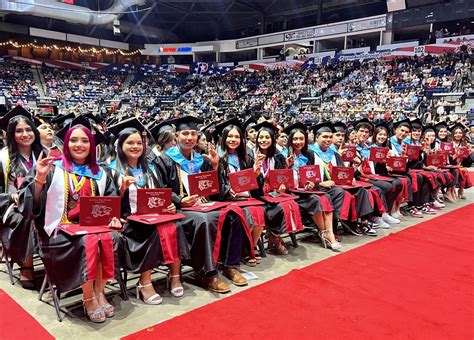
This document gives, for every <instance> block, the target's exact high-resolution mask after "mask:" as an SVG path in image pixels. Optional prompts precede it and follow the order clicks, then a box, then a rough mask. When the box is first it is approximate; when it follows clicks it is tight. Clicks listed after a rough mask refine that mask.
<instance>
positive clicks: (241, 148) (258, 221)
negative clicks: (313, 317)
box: [213, 117, 265, 267]
mask: <svg viewBox="0 0 474 340" xmlns="http://www.w3.org/2000/svg"><path fill="white" fill-rule="evenodd" d="M213 136H215V137H216V139H218V141H217V142H218V143H217V144H218V145H219V147H218V153H219V182H220V185H221V193H220V196H221V200H223V201H228V200H246V199H247V198H252V197H255V198H257V197H258V190H252V192H249V191H244V192H239V193H236V192H235V191H234V190H233V189H232V187H231V184H230V181H229V174H232V173H235V172H238V171H241V170H245V169H249V168H251V169H253V158H252V157H251V155H250V154H247V150H246V142H245V138H244V135H243V127H242V126H241V124H240V121H239V119H238V118H235V117H234V118H231V119H228V120H226V121H224V122H222V123H220V124H217V125H216V126H215V130H214V133H213ZM219 137H220V139H219ZM254 173H255V175H256V176H258V174H259V173H260V169H254ZM242 210H243V211H244V213H245V218H246V220H247V224H248V225H249V227H250V230H251V232H252V243H253V244H254V245H256V244H257V241H258V239H259V238H260V235H261V234H262V231H263V228H265V211H264V208H263V205H248V206H245V207H243V208H242ZM254 251H255V252H257V249H254ZM260 261H261V255H260V254H258V255H255V256H252V255H251V252H248V250H247V252H246V256H245V257H244V262H245V263H246V264H247V265H249V266H252V267H254V266H256V265H257V264H258V263H260Z"/></svg>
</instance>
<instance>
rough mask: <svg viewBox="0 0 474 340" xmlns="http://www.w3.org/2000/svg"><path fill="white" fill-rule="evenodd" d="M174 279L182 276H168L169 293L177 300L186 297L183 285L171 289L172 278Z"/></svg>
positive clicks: (167, 286)
mask: <svg viewBox="0 0 474 340" xmlns="http://www.w3.org/2000/svg"><path fill="white" fill-rule="evenodd" d="M172 277H181V275H171V273H169V274H168V278H167V280H166V288H167V289H168V291H169V292H170V293H171V295H173V296H174V297H176V298H180V297H181V296H183V295H184V288H183V286H182V285H179V286H178V287H174V288H171V278H172Z"/></svg>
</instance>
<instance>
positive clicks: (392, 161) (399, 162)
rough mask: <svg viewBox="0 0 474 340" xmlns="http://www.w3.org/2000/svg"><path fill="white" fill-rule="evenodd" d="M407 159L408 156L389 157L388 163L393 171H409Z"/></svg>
mask: <svg viewBox="0 0 474 340" xmlns="http://www.w3.org/2000/svg"><path fill="white" fill-rule="evenodd" d="M407 160H408V158H406V157H389V158H388V160H387V165H388V166H389V167H391V168H392V170H393V171H401V172H404V171H407Z"/></svg>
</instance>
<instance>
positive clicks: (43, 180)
mask: <svg viewBox="0 0 474 340" xmlns="http://www.w3.org/2000/svg"><path fill="white" fill-rule="evenodd" d="M35 183H38V184H46V179H39V178H38V177H36V176H35Z"/></svg>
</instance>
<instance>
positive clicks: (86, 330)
mask: <svg viewBox="0 0 474 340" xmlns="http://www.w3.org/2000/svg"><path fill="white" fill-rule="evenodd" d="M466 196H467V199H466V200H460V201H459V202H457V203H454V204H449V203H448V204H447V206H446V208H445V209H443V211H442V213H446V212H449V211H452V210H455V209H458V208H461V207H463V206H466V205H468V204H469V203H472V202H473V201H474V190H468V191H467V192H466ZM438 215H440V213H439V214H438ZM438 215H435V216H427V215H425V217H424V218H423V219H414V218H408V217H405V218H404V219H403V220H402V223H401V224H400V225H397V226H394V227H392V228H390V229H388V230H382V229H378V234H379V235H378V236H377V237H369V236H363V237H357V236H352V235H350V236H349V235H344V238H343V248H342V251H343V252H345V251H349V250H351V249H353V248H356V247H360V246H362V245H364V244H367V243H370V242H374V241H377V240H379V239H381V238H382V237H384V236H387V235H388V234H390V233H394V232H398V231H400V230H403V229H405V228H408V227H410V226H412V225H414V224H416V223H419V222H423V221H426V220H429V219H431V218H434V217H436V216H438ZM302 236H303V235H301V236H299V237H302ZM286 241H287V244H288V243H289V242H290V240H289V239H287V240H286ZM288 248H289V254H288V255H287V256H274V255H270V254H269V255H268V256H267V257H266V258H263V259H262V263H261V264H260V265H258V266H257V267H254V268H250V267H247V266H245V265H243V266H242V269H243V270H244V271H251V272H253V273H254V274H256V275H257V276H258V279H256V280H251V281H249V285H248V286H247V287H243V288H241V287H236V286H232V292H231V293H229V294H226V295H219V294H214V293H211V292H208V291H206V290H204V289H202V288H200V287H198V286H195V285H192V284H190V283H189V282H185V283H184V288H185V295H184V297H182V298H181V299H176V298H174V297H172V296H171V295H170V294H169V293H168V292H167V291H166V286H165V282H164V279H163V277H164V276H163V274H160V273H157V274H156V278H157V281H156V284H155V288H156V289H157V291H158V293H159V294H161V295H162V297H163V303H162V304H161V305H158V306H148V305H144V304H143V302H141V301H139V300H137V299H136V298H135V297H134V296H133V295H134V289H133V286H134V285H135V283H136V279H130V280H129V288H130V289H129V297H130V299H129V300H128V301H123V300H122V299H121V297H120V296H119V295H118V290H117V289H114V287H111V288H112V290H110V295H109V294H108V296H109V301H110V302H111V303H112V304H113V305H114V306H115V311H116V315H115V317H114V318H112V319H108V320H107V321H106V322H105V323H103V324H93V323H91V322H88V321H87V320H86V318H85V317H84V315H83V313H82V308H81V302H80V294H78V295H75V296H72V297H67V298H65V299H64V300H62V302H61V305H62V307H66V309H67V311H68V312H69V314H70V315H67V316H65V317H64V320H63V321H62V322H58V321H57V320H56V315H55V312H54V308H53V307H52V306H50V305H48V304H46V303H44V302H40V301H38V294H37V292H32V291H27V290H23V289H21V287H20V286H19V284H16V285H11V284H10V281H9V279H8V275H7V274H5V273H0V288H2V289H3V290H5V291H6V292H7V293H8V294H9V295H10V296H11V297H12V298H13V299H15V300H16V301H17V302H18V303H19V304H20V305H21V306H22V307H23V308H24V309H25V310H26V311H28V312H29V313H30V314H31V315H33V316H34V317H35V318H36V319H37V320H38V322H39V323H41V324H42V325H43V327H44V328H46V329H47V330H48V331H49V332H50V333H51V334H52V335H53V336H55V337H56V338H58V339H67V338H69V339H81V338H88V339H116V338H120V337H121V336H125V335H127V334H131V333H133V332H136V331H139V330H141V329H144V328H147V327H151V326H153V325H155V324H157V323H160V322H163V321H165V320H168V319H171V318H173V317H175V316H178V315H181V314H183V313H186V312H188V311H190V310H193V309H195V308H198V307H201V306H204V305H206V304H209V303H212V302H214V301H217V300H218V299H225V298H227V297H229V296H231V295H232V294H237V293H239V292H242V291H244V290H245V289H249V288H251V287H255V286H257V285H259V284H262V283H264V282H266V281H269V280H271V279H274V278H276V277H279V276H282V275H285V274H287V273H288V272H289V271H291V270H292V269H297V268H302V267H305V266H307V265H310V264H312V263H315V262H318V261H321V260H324V259H326V258H329V257H331V256H336V255H337V254H338V253H336V252H332V251H331V250H328V249H324V248H322V247H321V244H320V243H316V242H312V241H311V240H303V239H301V240H300V241H299V247H298V248H293V247H291V246H289V247H288ZM0 266H1V267H0V268H1V269H2V270H3V269H4V268H5V265H4V264H1V265H0ZM17 273H18V271H16V274H17ZM187 281H188V280H187ZM45 298H46V300H47V301H51V296H50V295H49V294H45Z"/></svg>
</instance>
